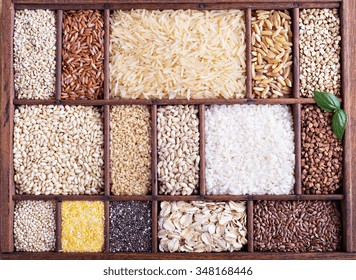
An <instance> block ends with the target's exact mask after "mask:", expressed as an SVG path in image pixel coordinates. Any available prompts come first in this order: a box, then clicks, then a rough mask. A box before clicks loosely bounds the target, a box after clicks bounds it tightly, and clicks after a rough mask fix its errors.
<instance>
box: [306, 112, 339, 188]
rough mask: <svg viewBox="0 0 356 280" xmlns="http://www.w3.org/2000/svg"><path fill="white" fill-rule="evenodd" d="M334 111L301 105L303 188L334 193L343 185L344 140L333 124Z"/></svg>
mask: <svg viewBox="0 0 356 280" xmlns="http://www.w3.org/2000/svg"><path fill="white" fill-rule="evenodd" d="M331 118H332V114H331V113H327V112H323V111H322V110H321V109H320V108H319V107H317V106H316V105H306V106H303V107H302V183H303V186H302V192H303V193H304V194H332V193H335V192H336V191H337V190H338V189H340V187H341V185H342V154H343V148H342V142H341V141H340V140H338V139H337V138H336V136H335V134H334V133H333V131H332V128H331Z"/></svg>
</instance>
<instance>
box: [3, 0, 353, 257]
mask: <svg viewBox="0 0 356 280" xmlns="http://www.w3.org/2000/svg"><path fill="white" fill-rule="evenodd" d="M183 2H184V3H180V2H179V1H174V0H168V1H160V0H126V1H125V0H124V1H114V0H97V1H89V0H80V1H75V3H74V1H69V0H62V1H51V0H34V1H31V0H5V1H3V4H2V14H1V27H2V38H1V126H0V130H1V140H2V142H1V157H0V160H1V165H0V167H1V170H0V171H1V258H3V259H356V215H355V213H356V188H355V187H356V186H355V182H356V172H355V170H356V145H355V141H354V140H355V136H356V119H355V114H354V112H355V110H356V107H355V106H356V97H355V94H354V93H353V88H354V87H356V78H355V77H356V70H355V69H356V67H355V66H354V65H355V64H356V58H355V56H354V54H355V50H356V49H355V46H356V41H355V40H356V39H355V38H356V30H355V24H356V22H355V17H354V12H355V11H356V0H343V1H341V0H299V1H291V0H276V1H268V0H254V1H243V0H222V1H218V3H217V2H216V1H212V0H206V1H197V0H188V1H183ZM139 8H145V9H161V10H163V9H196V10H204V9H208V10H213V9H242V10H244V11H245V18H246V48H247V52H246V54H247V55H246V58H247V68H246V70H247V81H246V93H247V98H243V99H199V100H197V99H190V100H178V99H172V100H169V99H154V100H148V99H136V100H125V99H110V96H109V80H108V78H107V77H108V76H109V75H106V74H107V73H108V71H109V55H108V47H109V36H108V34H109V17H110V11H112V10H117V9H122V10H130V9H139ZM304 8H337V9H338V10H339V14H340V18H341V35H342V48H341V65H342V71H341V81H342V82H341V92H342V106H343V108H344V110H345V112H346V113H347V115H348V123H347V127H346V132H345V135H344V140H343V145H344V162H343V164H344V167H343V189H342V192H341V193H338V194H329V195H306V194H302V191H301V189H302V180H301V106H302V105H303V104H314V103H315V101H314V99H312V98H302V97H300V94H299V23H298V18H299V10H300V9H304ZM21 9H51V10H56V11H57V12H56V13H57V50H58V51H57V57H56V76H57V77H59V78H57V79H56V92H55V97H56V98H55V99H53V100H29V99H16V98H15V94H14V91H15V90H14V71H13V29H14V11H15V10H21ZM79 9H98V10H101V11H102V12H103V16H104V30H105V37H104V48H105V58H104V74H105V77H106V78H105V81H104V98H103V99H100V100H61V78H60V77H61V51H60V50H61V44H62V37H61V36H62V17H63V10H79ZM256 9H267V10H270V9H288V10H289V11H290V13H291V14H292V30H293V43H294V44H293V62H294V63H293V76H294V78H293V79H294V83H293V90H292V92H293V94H292V96H289V97H282V98H277V99H254V98H252V77H251V13H252V12H251V11H254V10H256ZM34 104H43V105H49V104H55V105H58V104H62V105H93V106H98V107H102V108H103V112H104V113H103V115H104V135H105V144H104V163H105V164H104V165H105V170H104V179H105V193H104V195H94V196H92V195H79V196H74V195H37V196H35V195H17V194H15V184H14V168H13V153H12V150H13V127H14V119H13V116H14V110H15V108H16V106H18V105H34ZM123 104H140V105H149V106H150V108H151V109H150V110H151V116H152V124H151V125H152V171H151V172H152V194H151V195H142V196H114V195H111V194H110V141H109V139H110V138H109V137H110V136H109V133H110V126H109V125H110V120H109V118H110V113H109V109H110V105H123ZM168 104H173V105H175V104H195V105H198V107H199V117H200V127H199V130H200V137H201V138H200V139H201V141H200V143H201V145H200V153H201V159H202V160H201V163H200V193H199V194H198V195H190V196H166V195H160V194H159V193H158V184H157V129H156V128H157V123H156V118H157V106H159V105H168ZM211 104H288V105H290V106H291V107H292V112H293V118H294V131H295V149H296V166H295V179H296V184H295V189H294V193H295V194H293V195H278V196H273V195H238V196H229V195H221V196H213V195H207V194H206V186H205V180H204V179H205V161H204V149H205V147H204V137H205V131H204V110H205V106H207V105H211ZM18 200H54V201H56V205H57V215H56V219H57V230H56V236H57V245H56V251H55V252H43V253H28V252H16V251H15V250H14V241H13V213H14V203H15V202H16V201H18ZM64 200H100V201H104V205H105V236H106V239H105V248H104V251H103V252H102V253H63V252H61V238H60V236H61V222H60V221H61V203H62V201H64ZM118 200H123V201H127V200H142V201H151V202H152V252H150V253H110V250H109V238H108V233H109V222H108V218H109V212H108V211H109V202H110V201H118ZM166 200H168V201H173V200H184V201H190V200H203V201H204V200H206V201H209V200H214V201H228V200H240V201H247V215H248V218H247V221H248V226H247V227H248V246H247V248H246V250H245V251H238V252H233V253H229V252H226V253H162V252H159V250H158V242H159V241H158V238H157V227H158V226H157V219H158V218H157V216H158V212H159V203H160V201H166ZM258 200H281V201H287V200H289V201H293V200H333V201H339V202H340V203H341V206H342V223H343V247H342V251H339V252H322V253H316V252H309V253H308V252H306V253H283V252H278V253H277V252H254V246H253V207H254V202H255V201H258Z"/></svg>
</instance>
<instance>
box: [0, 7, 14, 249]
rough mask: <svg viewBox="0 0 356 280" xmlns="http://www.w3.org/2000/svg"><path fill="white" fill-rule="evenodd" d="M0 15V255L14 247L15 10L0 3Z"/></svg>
mask: <svg viewBox="0 0 356 280" xmlns="http://www.w3.org/2000/svg"><path fill="white" fill-rule="evenodd" d="M2 4H3V5H2V12H1V34H2V36H1V44H0V45H1V47H0V49H1V94H0V116H1V118H0V119H1V120H0V135H1V139H2V141H1V146H0V188H1V192H0V194H1V195H0V198H1V199H0V204H1V205H0V209H1V220H0V221H1V223H0V230H1V241H0V250H1V252H12V251H13V249H14V246H13V234H12V231H13V209H14V203H13V201H12V199H11V197H12V195H13V194H14V189H15V187H14V179H13V178H14V169H13V156H12V150H13V149H12V140H11V139H12V137H13V117H12V116H13V113H14V106H13V99H14V83H13V80H14V77H13V71H12V67H13V66H12V62H13V46H12V37H13V29H14V28H13V27H14V25H13V18H14V7H13V5H12V3H11V1H10V0H7V1H3V3H2Z"/></svg>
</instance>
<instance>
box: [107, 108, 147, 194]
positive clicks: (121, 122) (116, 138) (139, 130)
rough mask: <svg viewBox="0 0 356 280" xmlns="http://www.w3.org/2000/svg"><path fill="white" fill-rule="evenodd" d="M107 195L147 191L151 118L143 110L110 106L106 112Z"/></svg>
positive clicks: (144, 192) (145, 192) (145, 110)
mask: <svg viewBox="0 0 356 280" xmlns="http://www.w3.org/2000/svg"><path fill="white" fill-rule="evenodd" d="M110 147H111V148H110V157H111V162H110V165H111V192H112V193H113V194H114V195H144V194H147V193H149V192H150V190H151V116H150V111H149V108H148V107H147V106H113V107H112V108H111V112H110Z"/></svg>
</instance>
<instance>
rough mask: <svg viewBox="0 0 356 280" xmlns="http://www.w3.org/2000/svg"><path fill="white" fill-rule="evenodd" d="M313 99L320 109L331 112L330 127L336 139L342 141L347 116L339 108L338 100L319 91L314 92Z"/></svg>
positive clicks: (329, 94)
mask: <svg viewBox="0 0 356 280" xmlns="http://www.w3.org/2000/svg"><path fill="white" fill-rule="evenodd" d="M314 99H315V101H316V104H317V105H318V106H319V107H320V109H322V110H324V111H326V112H333V117H332V120H331V127H332V129H333V132H334V133H335V135H336V137H337V138H338V139H339V140H342V137H343V136H344V132H345V127H346V122H347V116H346V113H345V111H344V110H342V109H341V107H340V106H341V104H340V101H339V99H338V98H337V97H336V96H335V95H333V94H331V93H327V92H319V91H314Z"/></svg>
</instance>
